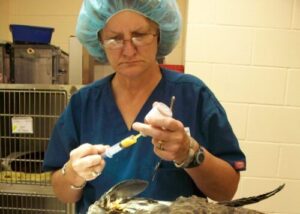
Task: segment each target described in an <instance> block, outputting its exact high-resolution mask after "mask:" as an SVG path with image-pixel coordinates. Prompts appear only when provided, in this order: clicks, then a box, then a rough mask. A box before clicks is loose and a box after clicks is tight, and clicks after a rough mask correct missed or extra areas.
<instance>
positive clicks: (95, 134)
mask: <svg viewBox="0 0 300 214" xmlns="http://www.w3.org/2000/svg"><path fill="white" fill-rule="evenodd" d="M180 22H181V19H180V14H179V11H178V7H177V5H176V1H175V0H163V1H160V0H127V1H125V0H123V1H121V0H85V1H84V3H83V5H82V8H81V11H80V14H79V18H78V24H77V36H78V38H79V40H80V41H81V42H82V44H83V45H84V46H85V47H86V48H87V49H88V51H89V52H90V54H91V55H92V56H94V57H95V58H96V59H98V60H100V61H102V62H106V61H108V62H109V63H110V65H111V66H112V68H113V69H114V71H115V73H114V74H112V75H110V76H108V77H106V78H104V79H102V80H99V81H96V82H94V83H92V84H90V85H88V86H86V87H85V88H83V89H81V90H80V91H79V92H78V93H76V94H75V95H73V96H72V98H71V101H70V103H69V105H68V107H67V108H66V110H65V112H64V113H63V114H62V115H61V117H60V118H59V120H58V122H57V124H56V126H55V128H54V130H53V134H52V137H51V141H50V143H49V145H48V149H47V153H46V156H45V161H44V168H45V170H47V171H53V174H52V178H51V181H52V185H53V189H54V192H55V193H56V195H57V197H58V198H59V199H61V200H62V201H64V202H77V212H79V213H85V212H86V210H87V208H88V206H89V205H90V204H91V203H93V202H94V201H95V200H97V199H98V198H99V197H100V196H101V195H102V194H103V193H104V192H105V191H107V190H108V189H109V188H110V187H112V186H113V185H115V184H116V183H119V182H120V181H122V180H125V179H132V178H138V179H143V180H147V181H149V182H150V185H149V186H148V188H147V189H146V190H145V191H144V192H143V193H142V196H144V197H150V198H154V199H159V200H166V201H171V200H174V199H176V198H177V197H179V196H191V195H198V196H200V197H210V198H211V199H213V200H218V201H221V200H230V199H231V198H232V197H233V195H234V194H235V192H236V189H237V186H238V183H239V177H240V175H239V171H240V170H244V169H245V156H244V154H243V153H242V151H241V150H240V148H239V145H238V142H237V139H236V137H235V135H234V133H233V131H232V129H231V126H230V124H229V122H228V119H227V117H226V113H225V111H224V109H223V108H222V106H221V105H220V103H219V102H218V101H217V99H216V98H215V97H214V95H213V93H212V92H211V91H210V90H209V89H208V88H207V87H206V86H205V85H204V83H203V82H202V81H200V80H199V79H197V78H196V77H193V76H191V75H184V74H180V73H176V72H173V71H169V70H166V69H162V68H160V67H159V64H158V63H157V61H158V59H160V58H163V57H164V56H165V55H167V54H168V53H170V52H171V50H172V49H173V47H174V46H175V44H176V42H177V40H178V37H179V33H180V27H181V24H180ZM171 97H176V102H175V103H174V105H173V107H172V113H173V116H172V117H170V115H164V114H157V115H155V114H154V115H152V116H149V117H147V120H145V116H146V115H147V113H148V112H149V111H150V110H151V109H152V105H153V103H155V104H154V106H157V108H160V107H161V105H162V103H164V104H166V105H169V103H170V100H171ZM144 121H146V122H145V123H144ZM187 130H189V131H187ZM139 132H141V133H143V134H144V135H145V137H141V138H139V140H138V143H137V144H136V145H134V146H132V147H131V148H129V149H126V150H124V151H122V152H120V153H118V154H116V155H114V156H113V158H111V159H104V158H102V156H101V154H103V153H104V152H105V150H106V149H107V148H108V147H109V146H111V145H113V144H115V143H116V142H119V141H120V140H122V139H124V138H126V137H128V136H130V135H132V134H134V135H135V134H138V133H139ZM189 133H190V134H189ZM158 163H159V165H158ZM154 174H155V175H154Z"/></svg>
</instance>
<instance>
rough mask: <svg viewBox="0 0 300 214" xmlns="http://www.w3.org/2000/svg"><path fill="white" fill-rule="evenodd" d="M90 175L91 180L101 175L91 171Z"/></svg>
mask: <svg viewBox="0 0 300 214" xmlns="http://www.w3.org/2000/svg"><path fill="white" fill-rule="evenodd" d="M91 174H92V176H93V178H96V177H98V176H99V175H101V172H97V171H92V172H91Z"/></svg>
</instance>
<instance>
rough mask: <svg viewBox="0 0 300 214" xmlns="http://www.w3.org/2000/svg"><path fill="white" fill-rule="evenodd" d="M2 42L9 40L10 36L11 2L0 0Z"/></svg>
mask: <svg viewBox="0 0 300 214" xmlns="http://www.w3.org/2000/svg"><path fill="white" fill-rule="evenodd" d="M0 14H1V15H0V41H1V40H7V39H8V37H9V35H8V33H9V32H8V29H6V28H8V27H7V26H8V20H9V0H0Z"/></svg>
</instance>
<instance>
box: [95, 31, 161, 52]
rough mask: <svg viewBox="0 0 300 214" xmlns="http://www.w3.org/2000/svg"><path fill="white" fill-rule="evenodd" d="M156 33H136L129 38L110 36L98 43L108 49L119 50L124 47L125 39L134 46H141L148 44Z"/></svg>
mask: <svg viewBox="0 0 300 214" xmlns="http://www.w3.org/2000/svg"><path fill="white" fill-rule="evenodd" d="M156 36H157V34H152V33H145V34H138V35H135V36H132V37H131V38H130V39H118V38H112V39H107V40H104V41H103V42H102V43H101V42H100V44H101V45H102V46H103V47H104V48H106V49H109V50H120V49H122V48H123V47H124V44H125V41H131V42H132V44H133V45H134V46H135V47H142V46H145V45H149V44H150V43H151V42H152V41H153V39H154V37H156Z"/></svg>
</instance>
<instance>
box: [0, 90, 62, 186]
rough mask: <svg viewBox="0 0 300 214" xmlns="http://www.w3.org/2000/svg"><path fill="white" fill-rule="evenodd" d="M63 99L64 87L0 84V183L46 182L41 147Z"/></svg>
mask: <svg viewBox="0 0 300 214" xmlns="http://www.w3.org/2000/svg"><path fill="white" fill-rule="evenodd" d="M67 102H68V93H67V91H65V90H43V89H29V88H28V89H11V88H10V89H5V88H4V89H1V88H0V149H1V150H0V183H11V184H17V183H18V184H38V185H49V184H50V174H49V173H45V172H43V171H42V163H43V159H44V151H45V150H46V147H47V144H48V140H49V137H50V135H51V131H52V128H53V127H54V124H55V122H56V120H57V119H58V117H59V115H60V114H61V113H62V111H63V110H64V108H65V106H66V104H67Z"/></svg>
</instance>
